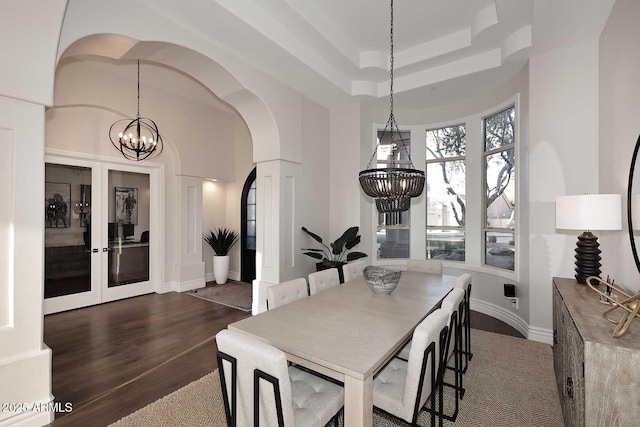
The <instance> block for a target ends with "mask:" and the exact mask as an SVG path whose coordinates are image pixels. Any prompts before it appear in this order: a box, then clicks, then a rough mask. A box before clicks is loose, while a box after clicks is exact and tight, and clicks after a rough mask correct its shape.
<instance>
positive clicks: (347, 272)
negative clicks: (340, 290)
mask: <svg viewBox="0 0 640 427" xmlns="http://www.w3.org/2000/svg"><path fill="white" fill-rule="evenodd" d="M366 265H367V263H366V262H364V261H355V262H350V263H348V264H345V265H343V266H342V273H343V274H344V281H345V283H346V282H348V281H350V280H354V279H357V278H358V277H361V276H362V275H363V273H362V272H363V271H364V267H365V266H366Z"/></svg>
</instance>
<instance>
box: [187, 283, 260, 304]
mask: <svg viewBox="0 0 640 427" xmlns="http://www.w3.org/2000/svg"><path fill="white" fill-rule="evenodd" d="M187 295H191V296H194V297H197V298H201V299H205V300H207V301H211V302H215V303H217V304H222V305H226V306H227V307H232V308H235V309H238V310H242V311H251V298H252V295H251V284H250V283H244V282H237V281H235V280H230V281H228V282H227V283H223V284H222V285H218V284H216V283H215V282H209V283H207V286H206V287H204V288H200V289H196V290H195V291H193V292H188V293H187Z"/></svg>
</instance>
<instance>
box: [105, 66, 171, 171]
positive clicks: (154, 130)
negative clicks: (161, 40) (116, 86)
mask: <svg viewBox="0 0 640 427" xmlns="http://www.w3.org/2000/svg"><path fill="white" fill-rule="evenodd" d="M109 139H110V140H111V143H112V144H113V146H114V147H116V149H117V150H118V151H120V153H122V155H123V156H124V157H126V158H127V159H129V160H135V161H141V160H147V159H153V158H155V157H158V156H159V155H160V153H162V137H161V136H160V131H159V130H158V126H157V125H156V123H155V122H154V121H153V120H151V119H148V118H146V117H140V60H138V114H137V115H136V118H135V119H133V120H131V119H122V120H118V121H117V122H115V123H114V124H112V125H111V127H110V128H109Z"/></svg>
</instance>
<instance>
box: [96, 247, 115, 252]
mask: <svg viewBox="0 0 640 427" xmlns="http://www.w3.org/2000/svg"><path fill="white" fill-rule="evenodd" d="M112 250H113V248H102V252H110V251H112ZM96 251H98V250H97V249H96Z"/></svg>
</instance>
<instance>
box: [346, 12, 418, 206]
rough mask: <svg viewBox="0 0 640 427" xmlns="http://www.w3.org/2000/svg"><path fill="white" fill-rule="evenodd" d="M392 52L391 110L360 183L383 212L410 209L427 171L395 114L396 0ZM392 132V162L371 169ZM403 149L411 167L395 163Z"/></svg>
mask: <svg viewBox="0 0 640 427" xmlns="http://www.w3.org/2000/svg"><path fill="white" fill-rule="evenodd" d="M390 34H391V36H390V45H391V55H390V64H391V67H390V68H391V71H390V74H389V77H390V90H389V102H390V108H389V110H390V114H389V120H387V124H386V125H385V127H384V130H383V131H382V133H381V135H380V137H379V138H378V143H377V144H376V148H375V149H374V150H373V155H372V156H371V159H370V160H369V163H368V164H367V169H366V170H363V171H361V172H360V174H359V180H360V186H361V187H362V190H363V191H364V192H365V194H366V195H367V196H370V197H373V198H374V199H375V200H376V208H377V209H378V212H380V213H392V212H403V211H407V210H409V206H410V205H411V198H412V197H418V196H419V195H421V194H422V191H423V190H424V183H425V176H424V171H421V170H418V169H415V168H414V166H413V162H412V161H411V156H410V155H409V151H408V150H407V147H406V145H405V142H404V139H403V138H402V136H401V134H400V129H398V123H397V122H396V118H395V116H394V115H393V0H391V32H390ZM387 132H388V133H389V135H390V140H391V155H390V157H391V165H390V166H389V167H386V168H377V169H372V164H373V162H374V161H376V160H377V152H378V148H379V147H380V141H382V139H383V138H384V136H385V134H386V133H387ZM396 138H398V140H399V142H400V146H401V148H400V147H398V144H397V143H396ZM400 149H402V150H404V152H405V154H406V155H407V159H408V160H409V168H402V167H399V166H398V165H397V164H396V157H398V154H399V152H400Z"/></svg>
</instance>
